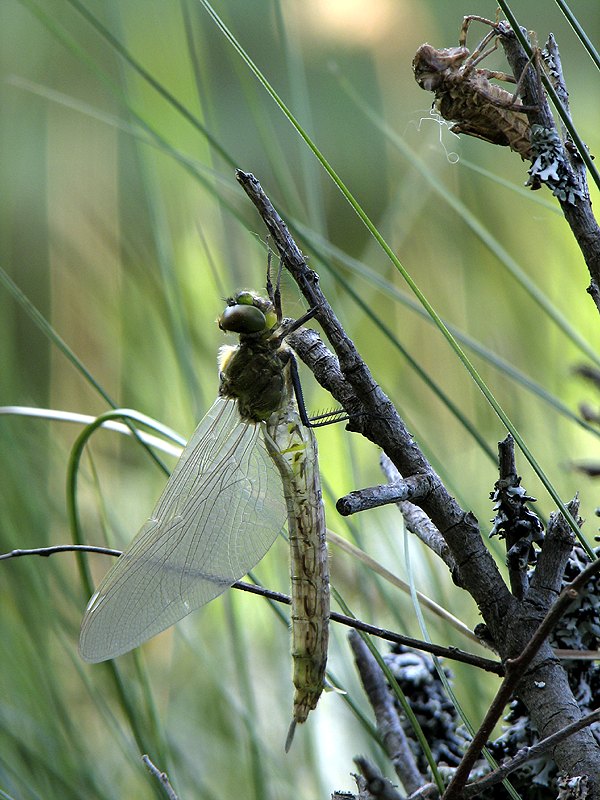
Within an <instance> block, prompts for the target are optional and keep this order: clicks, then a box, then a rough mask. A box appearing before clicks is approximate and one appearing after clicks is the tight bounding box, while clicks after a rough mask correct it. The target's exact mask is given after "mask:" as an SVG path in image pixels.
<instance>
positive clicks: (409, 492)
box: [336, 475, 434, 517]
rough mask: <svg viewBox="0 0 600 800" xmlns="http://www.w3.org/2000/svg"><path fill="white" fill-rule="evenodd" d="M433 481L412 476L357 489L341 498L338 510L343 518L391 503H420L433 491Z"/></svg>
mask: <svg viewBox="0 0 600 800" xmlns="http://www.w3.org/2000/svg"><path fill="white" fill-rule="evenodd" d="M431 479H432V476H431V475H411V477H410V478H407V479H406V480H404V479H401V480H399V481H397V482H396V483H384V484H382V485H379V486H370V487H368V488H366V489H357V490H356V491H354V492H350V493H349V494H347V495H345V497H340V499H339V500H338V501H337V503H336V508H337V510H338V512H339V513H340V514H341V515H342V516H343V517H349V516H350V515H351V514H356V513H358V512H359V511H367V510H369V509H371V508H379V507H380V506H385V505H389V504H390V503H400V502H401V501H403V500H411V501H412V502H414V503H418V502H420V501H422V500H424V499H425V498H426V497H427V495H428V494H429V493H430V492H431V491H432V490H433V488H434V487H433V486H432V484H431Z"/></svg>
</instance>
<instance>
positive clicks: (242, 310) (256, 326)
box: [218, 290, 277, 335]
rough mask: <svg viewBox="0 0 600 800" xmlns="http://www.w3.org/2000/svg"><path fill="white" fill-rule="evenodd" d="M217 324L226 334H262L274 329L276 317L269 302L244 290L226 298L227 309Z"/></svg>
mask: <svg viewBox="0 0 600 800" xmlns="http://www.w3.org/2000/svg"><path fill="white" fill-rule="evenodd" d="M218 322H219V328H221V330H222V331H226V332H228V333H239V334H241V335H244V334H252V333H262V332H267V331H270V330H271V329H272V328H274V327H275V325H276V324H277V315H276V314H275V309H274V308H273V304H272V303H271V301H270V300H267V299H266V298H264V297H261V296H260V295H258V294H256V293H255V292H251V291H247V290H246V291H243V292H238V293H237V294H235V295H233V297H229V298H227V307H226V309H225V311H223V313H222V314H221V316H220V317H219V320H218Z"/></svg>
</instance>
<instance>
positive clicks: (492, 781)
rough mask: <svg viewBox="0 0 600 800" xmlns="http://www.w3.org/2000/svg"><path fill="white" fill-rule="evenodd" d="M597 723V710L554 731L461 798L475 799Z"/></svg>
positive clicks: (472, 785) (599, 711)
mask: <svg viewBox="0 0 600 800" xmlns="http://www.w3.org/2000/svg"><path fill="white" fill-rule="evenodd" d="M599 721H600V709H598V708H597V709H596V710H595V711H592V712H590V713H589V714H586V715H585V716H584V717H581V719H578V720H576V721H575V722H572V723H571V724H570V725H565V727H564V728H561V729H560V730H559V731H556V733H553V734H552V735H551V736H546V738H545V739H542V740H541V741H540V742H537V743H536V744H534V745H532V746H531V747H523V748H522V749H521V750H519V752H518V753H517V754H516V756H514V758H511V759H510V760H509V761H506V762H505V763H504V764H502V765H501V766H500V767H498V769H495V770H494V771H493V772H490V773H489V774H488V775H486V776H485V777H483V778H480V779H479V780H478V781H475V782H474V783H470V784H469V785H468V786H465V788H464V789H463V792H462V796H463V797H464V798H465V800H467V798H469V797H476V796H477V795H478V794H481V792H483V791H485V790H486V789H489V788H490V787H491V786H495V785H496V784H498V783H500V782H501V781H503V780H504V779H505V778H507V777H508V776H509V775H510V773H511V772H514V771H515V770H516V769H518V768H519V767H521V766H522V765H523V764H525V763H526V762H527V761H531V759H533V758H538V757H539V756H541V755H542V754H543V753H545V752H547V751H548V750H551V749H552V748H554V747H556V745H557V744H560V742H563V741H564V740H565V739H567V738H568V737H569V736H572V735H573V734H574V733H577V731H580V730H582V729H583V728H587V727H588V726H589V725H593V724H594V723H595V722H599Z"/></svg>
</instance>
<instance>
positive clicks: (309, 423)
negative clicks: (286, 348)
mask: <svg viewBox="0 0 600 800" xmlns="http://www.w3.org/2000/svg"><path fill="white" fill-rule="evenodd" d="M288 357H289V365H290V377H291V379H292V386H293V388H294V394H295V396H296V402H297V403H298V413H299V414H300V419H301V420H302V424H303V425H305V426H306V427H307V428H322V427H323V426H324V425H332V424H333V423H335V422H347V421H348V420H349V419H350V417H349V416H348V415H347V414H346V413H345V411H343V409H340V410H338V411H327V412H326V413H325V414H318V415H317V416H316V417H309V416H308V412H307V411H306V404H305V402H304V395H303V394H302V384H301V383H300V374H299V372H298V362H297V361H296V357H295V356H294V354H293V353H291V352H289V353H288ZM332 417H336V419H332ZM317 420H321V421H317Z"/></svg>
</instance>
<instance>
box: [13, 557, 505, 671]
mask: <svg viewBox="0 0 600 800" xmlns="http://www.w3.org/2000/svg"><path fill="white" fill-rule="evenodd" d="M68 552H80V553H81V552H83V553H86V552H89V553H100V554H102V555H107V556H120V555H122V552H121V550H113V549H111V548H109V547H98V546H95V545H87V544H60V545H55V546H53V547H36V548H33V549H31V550H11V551H10V552H9V553H2V554H0V561H3V560H8V559H10V558H20V557H22V556H41V557H43V558H47V557H48V556H52V555H54V554H55V553H68ZM231 588H232V589H237V590H238V591H242V592H248V593H250V594H256V595H259V596H260V597H265V598H266V599H267V600H272V601H274V602H276V603H282V604H283V605H288V606H289V605H291V602H292V601H291V599H290V597H289V595H287V594H283V593H281V592H276V591H274V590H273V589H266V588H265V587H263V586H256V585H254V584H251V583H245V582H244V581H236V582H235V583H233V584H232V585H231ZM330 619H331V620H332V621H333V622H337V623H339V624H340V625H346V626H347V627H349V628H354V629H355V630H359V631H364V632H365V633H369V634H371V636H376V637H377V638H379V639H385V640H386V641H388V642H393V643H394V644H403V645H406V646H407V647H414V648H415V649H416V650H423V651H424V652H426V653H432V654H433V655H436V656H440V658H449V659H452V660H453V661H460V662H461V663H463V664H471V665H472V666H474V667H477V668H479V669H483V670H485V671H486V672H493V673H495V674H496V675H503V674H504V668H503V666H502V664H500V663H499V662H498V661H492V660H491V659H489V658H482V657H481V656H476V655H473V654H472V653H467V652H466V651H464V650H459V649H458V648H457V647H443V646H442V645H437V644H431V643H430V642H423V641H421V640H420V639H413V638H412V637H411V636H404V635H402V634H401V633H395V632H394V631H389V630H387V629H386V628H379V627H377V626H375V625H369V623H368V622H363V621H362V620H360V619H356V618H355V617H348V616H346V615H345V614H340V613H338V612H337V611H332V612H331V614H330Z"/></svg>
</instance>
